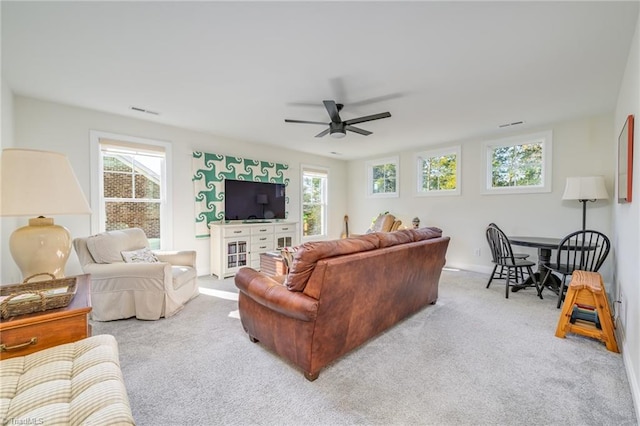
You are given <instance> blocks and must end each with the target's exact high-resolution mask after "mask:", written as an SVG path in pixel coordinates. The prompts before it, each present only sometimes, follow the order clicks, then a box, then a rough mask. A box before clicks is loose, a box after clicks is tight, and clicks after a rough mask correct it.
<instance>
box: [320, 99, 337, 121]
mask: <svg viewBox="0 0 640 426" xmlns="http://www.w3.org/2000/svg"><path fill="white" fill-rule="evenodd" d="M322 103H323V104H324V107H325V108H326V109H327V112H328V113H329V117H331V121H333V122H334V123H340V122H342V120H341V119H340V114H338V105H336V102H335V101H322Z"/></svg>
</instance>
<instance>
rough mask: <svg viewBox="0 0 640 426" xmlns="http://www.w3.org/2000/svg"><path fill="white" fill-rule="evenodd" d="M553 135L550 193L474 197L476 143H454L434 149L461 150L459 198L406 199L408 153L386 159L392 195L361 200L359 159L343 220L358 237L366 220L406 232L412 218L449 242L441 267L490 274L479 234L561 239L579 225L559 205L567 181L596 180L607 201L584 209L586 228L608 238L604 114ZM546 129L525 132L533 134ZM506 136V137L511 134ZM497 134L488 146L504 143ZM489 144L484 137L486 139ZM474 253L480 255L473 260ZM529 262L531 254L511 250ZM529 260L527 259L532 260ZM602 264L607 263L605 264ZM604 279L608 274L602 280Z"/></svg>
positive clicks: (575, 208) (560, 127) (607, 124)
mask: <svg viewBox="0 0 640 426" xmlns="http://www.w3.org/2000/svg"><path fill="white" fill-rule="evenodd" d="M547 129H552V130H553V170H552V173H553V179H552V192H550V193H543V194H518V195H482V194H481V190H482V187H481V186H482V182H484V177H483V176H482V168H481V160H480V158H481V148H482V142H484V140H486V139H484V140H480V139H479V140H468V141H456V142H451V143H449V144H443V145H442V146H453V145H461V147H462V172H461V195H460V196H429V197H424V196H414V195H413V193H414V184H415V182H416V176H415V175H416V171H415V169H416V167H415V164H414V153H415V152H417V151H419V150H420V149H430V147H421V148H419V149H416V150H415V151H407V152H400V153H397V152H396V153H394V152H390V154H391V155H399V156H400V196H399V197H398V198H378V199H375V198H367V197H366V194H365V189H364V188H366V171H365V163H366V160H358V161H351V162H350V164H349V218H350V219H352V222H353V223H352V228H353V229H354V232H362V231H364V230H365V229H366V228H367V227H368V226H369V223H370V221H371V218H372V217H373V216H375V215H376V214H377V213H378V212H381V211H386V210H388V211H389V212H390V213H392V214H394V215H396V216H397V217H399V218H400V219H401V220H402V222H403V224H406V225H407V226H411V220H412V218H413V217H415V216H417V217H419V218H420V221H421V223H420V225H421V226H437V227H439V228H442V229H443V231H444V234H446V235H449V236H450V237H451V243H450V245H449V250H448V252H447V264H448V265H449V266H452V267H458V268H463V269H468V270H475V271H481V272H490V271H491V268H492V265H491V257H490V253H489V250H488V245H487V241H486V238H485V229H486V226H487V225H488V224H489V223H490V222H495V223H497V224H498V226H500V227H501V228H502V229H503V230H504V231H505V233H507V234H508V235H509V234H510V235H535V236H541V237H562V236H564V235H566V234H568V233H569V232H572V231H575V230H577V229H580V228H581V226H582V204H581V203H579V202H578V201H563V200H562V194H563V192H564V185H565V180H566V177H567V176H587V175H603V176H604V177H605V181H606V185H607V190H608V192H609V195H610V197H611V199H610V200H606V201H597V202H595V203H588V205H587V226H588V227H589V228H595V229H597V230H600V231H602V232H604V233H605V234H607V235H610V233H611V205H612V203H613V199H612V196H613V183H614V167H615V158H614V153H613V152H612V150H611V144H612V143H613V142H612V139H611V134H612V132H613V124H612V115H611V114H607V115H602V116H597V117H591V118H585V119H580V120H575V121H571V122H564V123H558V124H555V125H553V126H550V127H549V128H547ZM547 129H530V130H528V131H526V132H521V133H534V132H537V131H541V130H547ZM512 134H514V133H512ZM505 136H506V134H502V135H499V136H497V137H496V139H499V138H502V137H505ZM490 139H491V138H489V140H490ZM477 248H480V251H481V256H480V257H476V256H474V250H475V249H477ZM518 251H528V252H530V253H531V254H534V255H537V253H536V251H535V249H529V248H521V247H518ZM534 257H535V256H534ZM607 263H609V262H607ZM609 275H610V273H609Z"/></svg>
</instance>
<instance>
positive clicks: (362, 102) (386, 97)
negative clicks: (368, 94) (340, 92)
mask: <svg viewBox="0 0 640 426" xmlns="http://www.w3.org/2000/svg"><path fill="white" fill-rule="evenodd" d="M402 96H404V93H402V92H398V93H389V94H388V95H381V96H375V97H373V98H368V99H362V100H360V101H355V102H349V106H350V107H358V106H362V105H368V104H374V103H377V102H382V101H388V100H391V99H396V98H401V97H402ZM345 103H346V102H345Z"/></svg>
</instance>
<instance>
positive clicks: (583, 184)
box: [562, 176, 609, 231]
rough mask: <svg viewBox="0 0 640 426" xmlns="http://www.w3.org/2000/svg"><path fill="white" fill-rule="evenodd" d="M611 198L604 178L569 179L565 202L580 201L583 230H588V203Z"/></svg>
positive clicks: (564, 196) (564, 195)
mask: <svg viewBox="0 0 640 426" xmlns="http://www.w3.org/2000/svg"><path fill="white" fill-rule="evenodd" d="M608 198H609V194H608V193H607V188H606V187H605V186H604V178H603V177H602V176H588V177H568V178H567V183H566V185H565V187H564V194H563V195H562V199H563V200H578V201H580V202H581V203H582V230H583V231H584V230H586V229H587V201H592V202H595V201H596V200H606V199H608Z"/></svg>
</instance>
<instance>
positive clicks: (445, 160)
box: [422, 154, 458, 191]
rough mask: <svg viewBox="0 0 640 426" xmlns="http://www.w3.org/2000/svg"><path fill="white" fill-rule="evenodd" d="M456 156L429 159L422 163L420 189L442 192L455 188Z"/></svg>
mask: <svg viewBox="0 0 640 426" xmlns="http://www.w3.org/2000/svg"><path fill="white" fill-rule="evenodd" d="M456 170H457V156H456V155H455V154H451V155H443V156H440V157H430V158H427V159H424V160H423V161H422V189H423V190H425V191H442V190H452V189H456V188H457V185H458V183H457V179H456Z"/></svg>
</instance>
